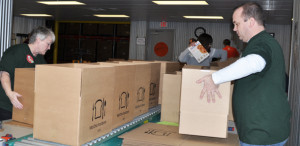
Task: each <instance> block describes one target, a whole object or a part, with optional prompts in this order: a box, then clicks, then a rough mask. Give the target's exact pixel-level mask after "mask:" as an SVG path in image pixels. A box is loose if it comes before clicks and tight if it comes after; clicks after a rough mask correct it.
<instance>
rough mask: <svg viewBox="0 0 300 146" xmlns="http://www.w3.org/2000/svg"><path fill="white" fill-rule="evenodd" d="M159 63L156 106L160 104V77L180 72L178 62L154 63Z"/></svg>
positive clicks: (161, 79) (161, 82)
mask: <svg viewBox="0 0 300 146" xmlns="http://www.w3.org/2000/svg"><path fill="white" fill-rule="evenodd" d="M155 62H159V63H160V81H159V85H160V86H159V98H158V104H161V102H162V92H163V90H162V85H163V78H162V76H163V75H164V74H173V73H175V72H176V71H179V70H181V67H180V63H179V62H173V61H155Z"/></svg>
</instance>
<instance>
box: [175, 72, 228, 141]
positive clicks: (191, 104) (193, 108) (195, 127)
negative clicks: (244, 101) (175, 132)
mask: <svg viewBox="0 0 300 146" xmlns="http://www.w3.org/2000/svg"><path fill="white" fill-rule="evenodd" d="M213 72H214V71H213V70H202V69H198V68H197V69H193V68H192V67H190V68H183V69H182V87H181V102H180V125H179V133H181V134H190V135H200V136H209V137H220V138H226V136H227V118H228V112H229V100H230V82H228V83H223V84H220V85H219V91H220V93H221V95H222V98H221V99H220V98H219V97H218V96H217V95H215V97H216V98H215V103H212V102H210V103H208V100H207V96H206V95H205V96H204V98H203V99H200V93H201V91H202V88H203V83H201V84H197V83H196V81H197V80H198V79H200V78H202V77H204V76H206V75H209V74H212V73H213Z"/></svg>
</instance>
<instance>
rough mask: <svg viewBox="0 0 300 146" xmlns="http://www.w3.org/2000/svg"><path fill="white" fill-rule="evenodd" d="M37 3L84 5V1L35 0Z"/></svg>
mask: <svg viewBox="0 0 300 146" xmlns="http://www.w3.org/2000/svg"><path fill="white" fill-rule="evenodd" d="M37 3H41V4H46V5H85V3H81V2H78V1H37Z"/></svg>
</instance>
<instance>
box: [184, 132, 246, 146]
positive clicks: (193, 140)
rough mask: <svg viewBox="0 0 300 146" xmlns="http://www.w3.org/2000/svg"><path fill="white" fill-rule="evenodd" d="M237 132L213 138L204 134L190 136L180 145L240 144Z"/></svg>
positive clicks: (212, 145) (219, 145)
mask: <svg viewBox="0 0 300 146" xmlns="http://www.w3.org/2000/svg"><path fill="white" fill-rule="evenodd" d="M239 145H240V144H239V138H238V136H237V135H236V134H228V137H227V138H224V139H223V138H213V137H204V136H189V137H188V138H187V139H185V140H184V142H183V143H182V144H181V145H180V146H239Z"/></svg>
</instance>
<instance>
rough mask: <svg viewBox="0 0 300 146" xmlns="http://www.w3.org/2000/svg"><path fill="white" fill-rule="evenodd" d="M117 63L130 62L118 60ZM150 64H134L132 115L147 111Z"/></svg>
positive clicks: (124, 63)
mask: <svg viewBox="0 0 300 146" xmlns="http://www.w3.org/2000/svg"><path fill="white" fill-rule="evenodd" d="M119 64H123V65H127V64H132V62H119ZM150 78H151V65H150V64H148V63H147V64H146V63H145V64H135V83H134V92H133V94H132V96H133V98H134V103H133V104H134V112H133V115H134V117H136V116H139V115H141V114H144V113H146V112H148V110H149V92H150Z"/></svg>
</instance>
